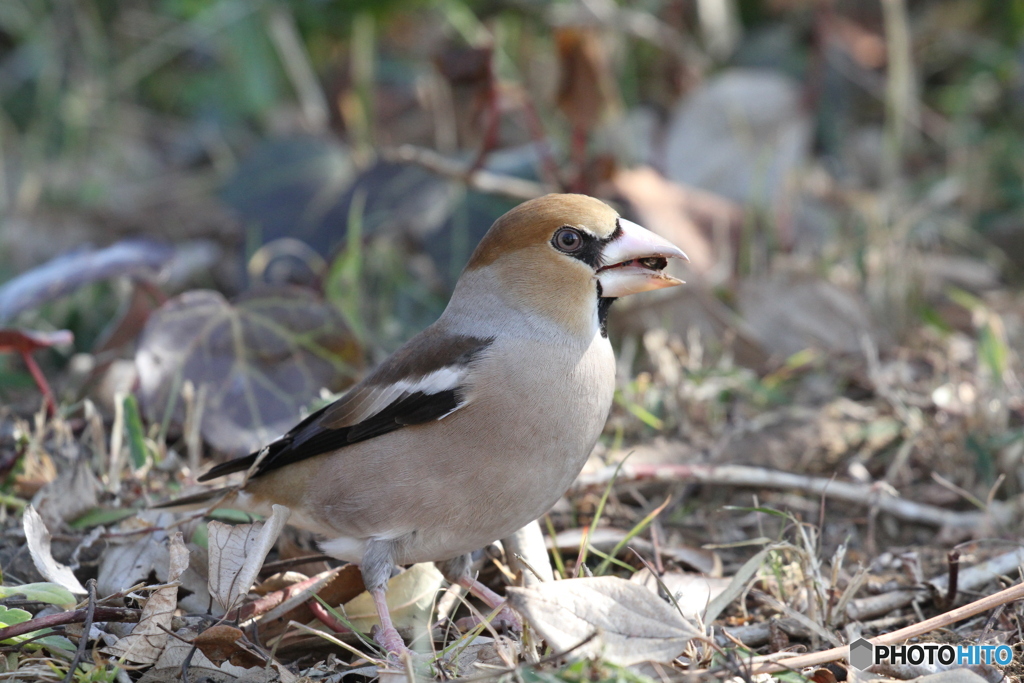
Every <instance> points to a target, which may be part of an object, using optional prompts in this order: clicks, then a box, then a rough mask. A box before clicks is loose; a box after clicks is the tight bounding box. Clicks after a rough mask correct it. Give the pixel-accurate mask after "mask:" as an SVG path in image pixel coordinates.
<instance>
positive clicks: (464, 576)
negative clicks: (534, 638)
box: [437, 555, 523, 631]
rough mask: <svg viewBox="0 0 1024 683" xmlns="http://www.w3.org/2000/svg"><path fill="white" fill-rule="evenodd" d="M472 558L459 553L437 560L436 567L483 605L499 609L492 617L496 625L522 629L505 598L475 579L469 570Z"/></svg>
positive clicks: (515, 629) (520, 621)
mask: <svg viewBox="0 0 1024 683" xmlns="http://www.w3.org/2000/svg"><path fill="white" fill-rule="evenodd" d="M472 563H473V558H472V557H471V556H470V555H460V556H459V557H454V558H452V559H450V560H447V561H445V562H439V563H438V564H437V568H438V569H440V570H441V574H443V575H444V578H446V579H448V581H450V582H451V583H457V584H459V585H460V586H462V587H463V588H465V589H466V590H468V591H469V592H470V593H472V594H473V595H475V596H476V597H478V598H480V600H482V601H483V603H484V604H485V605H487V606H488V607H490V608H491V609H499V608H500V610H501V611H499V612H498V615H497V616H496V617H495V618H494V622H495V624H496V625H503V626H505V627H506V628H509V629H511V630H513V631H522V630H523V622H522V619H520V618H519V615H518V614H516V613H515V612H514V611H513V610H512V608H511V607H509V606H508V602H507V601H506V600H505V598H503V597H501V596H500V595H498V594H497V593H495V592H494V591H492V590H491V589H490V588H488V587H487V586H485V585H484V584H482V583H480V582H479V581H477V580H476V579H475V578H474V577H473V575H472V574H470V572H469V568H470V565H471V564H472Z"/></svg>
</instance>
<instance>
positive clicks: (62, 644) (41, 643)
mask: <svg viewBox="0 0 1024 683" xmlns="http://www.w3.org/2000/svg"><path fill="white" fill-rule="evenodd" d="M27 585H33V584H27ZM34 585H36V586H45V585H52V584H34ZM24 587H25V586H11V587H5V588H18V589H21V588H24ZM57 588H59V589H60V590H64V589H63V588H60V586H57ZM65 592H66V591H65ZM68 595H69V596H70V595H71V594H70V593H68ZM73 601H74V598H72V602H73ZM31 618H32V615H31V614H29V613H28V612H26V611H25V610H23V609H16V608H14V609H12V608H8V607H4V606H3V605H0V628H7V627H8V626H14V625H15V624H22V623H24V622H26V621H28V620H29V619H31ZM51 632H52V629H45V630H40V631H31V632H29V633H25V634H22V635H20V636H14V637H13V638H8V639H7V640H4V641H0V642H2V643H3V644H5V645H16V644H18V643H23V642H25V641H26V640H32V639H33V638H35V640H32V642H31V643H28V644H27V645H25V647H27V648H32V649H39V648H41V647H47V648H50V649H55V650H67V651H69V652H73V651H74V650H75V646H74V645H72V644H71V641H70V640H68V639H67V638H64V637H63V636H57V635H46V636H44V637H42V638H36V636H37V635H39V634H40V633H44V634H46V633H51Z"/></svg>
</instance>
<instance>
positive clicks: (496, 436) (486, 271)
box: [172, 194, 686, 655]
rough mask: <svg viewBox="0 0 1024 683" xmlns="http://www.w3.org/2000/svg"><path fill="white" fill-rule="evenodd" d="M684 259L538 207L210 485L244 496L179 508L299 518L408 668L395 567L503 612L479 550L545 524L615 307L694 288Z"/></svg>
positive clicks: (630, 234)
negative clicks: (389, 599) (413, 318)
mask: <svg viewBox="0 0 1024 683" xmlns="http://www.w3.org/2000/svg"><path fill="white" fill-rule="evenodd" d="M669 258H682V259H685V258H686V255H685V254H684V253H683V252H682V251H681V250H680V249H679V248H677V247H676V246H674V245H672V244H671V243H669V242H668V241H666V240H664V239H662V238H661V237H658V236H657V235H654V234H653V233H651V232H648V231H647V230H644V229H643V228H641V227H640V226H639V225H636V224H635V223H631V222H630V221H627V220H625V219H623V218H620V217H619V216H618V215H617V214H616V212H615V211H614V210H613V209H611V208H610V207H609V206H608V205H606V204H604V203H603V202H601V201H599V200H597V199H593V198H591V197H587V196H584V195H575V194H551V195H547V196H546V197H541V198H539V199H534V200H531V201H528V202H525V203H523V204H521V205H519V206H518V207H516V208H514V209H512V210H511V211H509V212H508V213H506V214H505V215H504V216H502V217H501V218H499V219H498V220H497V221H496V222H495V223H494V225H493V226H492V227H491V229H490V230H489V231H488V232H487V234H486V235H485V236H484V238H483V239H482V240H481V242H480V244H479V246H478V247H477V248H476V251H474V252H473V256H472V258H471V259H470V261H469V264H468V265H467V266H466V269H465V271H463V273H462V275H461V277H460V278H459V281H458V283H457V284H456V286H455V292H454V293H453V294H452V298H451V301H449V303H448V307H447V308H446V309H445V311H444V313H443V314H442V315H441V317H440V318H439V319H438V321H437V322H435V323H434V324H433V325H431V326H430V327H428V328H427V329H425V330H423V331H422V332H421V333H419V334H418V335H416V336H415V337H413V338H412V339H411V340H409V342H408V343H406V344H405V345H404V346H403V347H401V348H400V349H399V350H398V351H396V352H395V353H394V354H392V355H391V357H390V358H388V359H387V360H386V361H384V363H383V364H382V365H381V366H380V367H378V368H377V369H376V370H375V371H374V372H372V373H371V374H370V375H369V376H367V377H366V379H364V380H363V381H362V382H360V383H359V384H357V385H356V386H354V387H353V388H352V389H351V390H349V391H348V393H346V394H345V395H344V396H342V397H341V398H339V399H338V400H337V401H335V402H334V403H332V404H330V405H328V406H326V407H324V408H322V409H320V410H318V411H316V412H315V413H313V414H312V415H310V416H309V417H307V418H306V419H304V420H303V421H302V422H300V423H299V424H297V425H296V426H295V427H294V428H293V429H292V430H291V431H289V432H288V433H287V434H285V435H284V436H282V437H281V438H279V439H277V440H276V441H274V442H273V443H271V444H269V445H268V446H267V447H266V448H264V449H263V450H262V451H260V452H259V453H254V454H252V455H249V456H246V457H242V458H238V459H236V460H232V461H229V462H226V463H223V464H220V465H217V466H216V467H214V468H213V469H211V470H210V471H209V472H207V473H206V474H205V475H203V476H202V477H200V481H206V480H208V479H213V478H215V477H220V476H223V475H226V474H230V473H232V472H249V476H248V478H247V480H246V482H245V484H244V485H243V486H242V487H241V488H240V489H221V490H219V491H214V492H210V493H207V494H200V496H198V497H196V496H194V497H192V498H191V499H183V500H182V501H175V502H174V503H182V502H191V503H195V502H198V501H200V500H214V499H215V498H216V497H217V496H223V500H222V502H221V503H220V505H222V506H226V507H234V508H241V509H243V510H248V511H250V512H253V513H257V514H268V513H269V512H270V506H271V504H274V503H277V504H281V505H286V506H287V507H289V508H290V509H291V511H292V513H291V517H290V519H289V523H291V524H293V525H295V526H298V527H301V528H304V529H307V530H309V531H312V532H314V533H317V534H320V535H322V536H323V537H324V539H325V540H324V541H323V543H322V544H321V547H322V549H323V551H324V552H325V553H327V554H329V555H331V556H333V557H336V558H338V559H341V560H347V561H349V562H355V563H358V564H359V565H360V567H361V569H362V575H363V580H364V581H365V583H366V587H367V589H368V590H369V592H370V594H371V595H372V596H373V599H374V602H375V604H376V607H377V613H378V615H379V617H380V623H381V626H382V628H381V629H379V630H377V631H376V633H375V638H376V639H377V641H378V642H379V643H380V644H381V645H382V646H383V647H385V648H386V649H387V650H388V651H389V652H390V653H392V654H393V655H398V654H400V653H402V652H404V651H405V650H406V648H405V644H404V643H403V641H402V639H401V637H400V636H399V634H398V632H397V631H396V630H395V628H394V626H393V625H392V622H391V618H390V615H389V614H388V608H387V603H386V602H385V595H384V593H385V590H386V589H387V582H388V579H389V578H390V577H391V574H392V570H393V569H394V568H395V566H396V565H405V564H411V563H415V562H430V561H432V562H436V563H437V565H438V568H439V569H440V570H441V572H442V574H444V576H445V577H446V578H447V579H448V580H449V581H452V582H454V583H458V584H460V585H462V586H465V587H466V588H467V589H469V591H470V592H472V593H473V594H474V595H476V596H477V597H478V598H480V599H481V600H483V601H484V602H485V603H487V604H488V605H490V606H491V607H492V608H497V607H498V606H499V605H501V604H502V599H501V597H500V596H499V595H497V594H496V593H494V592H492V591H491V590H489V589H488V588H487V587H485V586H484V585H483V584H481V583H479V582H478V581H476V580H475V579H474V578H473V577H472V576H471V575H470V573H469V569H470V553H471V552H472V551H474V550H477V549H479V548H481V547H483V546H485V545H487V544H488V543H491V542H492V541H494V540H495V539H499V538H504V537H506V536H509V535H510V534H512V533H513V532H515V531H516V530H517V529H519V528H521V527H523V526H524V525H526V524H528V523H529V522H531V521H533V520H534V519H536V518H538V517H539V516H540V515H542V514H544V513H545V512H546V511H547V510H548V509H550V508H551V506H552V505H554V503H555V502H556V501H557V500H558V498H559V497H560V496H561V495H562V494H563V493H564V492H565V491H566V489H567V488H568V487H569V485H570V484H571V483H572V481H573V479H574V478H575V477H576V475H577V474H579V472H580V469H581V468H582V467H583V464H584V462H585V461H586V460H587V456H588V455H589V454H590V452H591V450H592V449H593V447H594V444H595V443H596V442H597V439H598V436H599V435H600V434H601V431H602V429H603V427H604V424H605V420H606V418H607V416H608V411H609V409H610V408H611V404H612V392H613V391H614V389H615V358H614V356H613V354H612V347H611V344H610V343H609V341H608V336H607V331H606V329H605V318H606V316H607V315H608V308H609V307H610V306H611V304H612V302H613V301H615V299H616V298H618V297H622V296H626V295H628V294H636V293H637V292H645V291H648V290H652V289H661V288H663V287H672V286H675V285H678V284H681V283H680V281H679V280H676V279H675V278H672V277H669V276H668V275H667V274H665V273H664V272H663V270H664V268H665V266H666V265H667V259H669ZM174 503H172V505H173V504H174ZM505 617H506V618H508V619H510V620H511V621H512V622H513V623H518V620H517V619H516V618H515V616H514V615H512V614H510V613H507V614H506V615H505Z"/></svg>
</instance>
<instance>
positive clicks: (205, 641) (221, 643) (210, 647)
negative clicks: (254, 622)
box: [192, 624, 266, 669]
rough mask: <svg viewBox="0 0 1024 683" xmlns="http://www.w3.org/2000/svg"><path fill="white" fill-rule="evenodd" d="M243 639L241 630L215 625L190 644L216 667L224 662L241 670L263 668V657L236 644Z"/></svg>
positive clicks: (224, 625) (225, 625) (264, 661)
mask: <svg viewBox="0 0 1024 683" xmlns="http://www.w3.org/2000/svg"><path fill="white" fill-rule="evenodd" d="M243 638H245V634H244V633H242V631H241V629H237V628H235V627H234V626H228V625H227V624H215V625H214V626H211V627H210V628H208V629H206V630H205V631H203V632H202V633H200V634H199V635H198V636H196V637H195V639H194V640H193V641H192V644H193V645H195V646H196V647H198V648H199V649H200V650H202V652H203V654H204V655H206V656H207V657H208V658H209V660H210V661H211V662H213V663H214V664H216V665H217V666H220V665H221V664H223V663H224V662H231V663H232V664H234V665H235V666H240V667H242V668H243V669H251V668H253V667H255V666H263V665H264V664H265V663H266V660H265V659H264V658H263V657H260V656H259V655H257V654H256V653H254V652H252V651H251V650H249V649H247V648H246V647H244V646H243V645H242V644H241V643H239V642H238V641H239V640H241V639H243Z"/></svg>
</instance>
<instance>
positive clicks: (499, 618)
mask: <svg viewBox="0 0 1024 683" xmlns="http://www.w3.org/2000/svg"><path fill="white" fill-rule="evenodd" d="M481 623H483V619H482V618H480V617H478V616H475V615H473V616H469V617H463V618H461V619H459V620H458V621H456V622H455V626H456V627H458V629H459V630H460V631H463V632H465V631H469V630H470V629H474V628H476V627H477V626H479V625H480V624H481ZM491 626H493V627H494V629H495V630H496V631H498V632H499V633H504V632H508V631H515V632H516V633H522V632H523V620H522V619H520V618H519V615H518V614H516V613H515V611H514V610H513V609H512V608H511V607H509V606H508V605H504V606H502V608H501V611H499V612H498V614H497V615H495V617H494V619H492V620H491Z"/></svg>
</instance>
